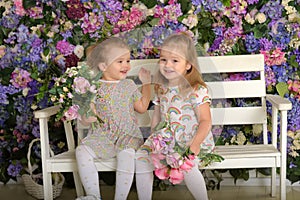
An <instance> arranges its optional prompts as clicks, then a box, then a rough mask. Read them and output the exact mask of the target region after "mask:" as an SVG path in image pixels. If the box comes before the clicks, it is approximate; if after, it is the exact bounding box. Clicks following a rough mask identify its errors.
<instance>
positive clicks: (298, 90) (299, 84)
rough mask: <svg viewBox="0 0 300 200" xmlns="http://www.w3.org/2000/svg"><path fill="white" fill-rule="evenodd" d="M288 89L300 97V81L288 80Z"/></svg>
mask: <svg viewBox="0 0 300 200" xmlns="http://www.w3.org/2000/svg"><path fill="white" fill-rule="evenodd" d="M287 83H288V90H289V91H291V93H292V94H293V95H295V97H298V98H299V99H300V81H298V80H295V81H292V80H288V82H287Z"/></svg>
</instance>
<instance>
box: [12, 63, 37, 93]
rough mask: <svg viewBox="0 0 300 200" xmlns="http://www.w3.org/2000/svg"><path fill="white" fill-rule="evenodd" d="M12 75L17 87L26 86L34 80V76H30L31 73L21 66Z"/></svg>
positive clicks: (13, 82) (14, 84)
mask: <svg viewBox="0 0 300 200" xmlns="http://www.w3.org/2000/svg"><path fill="white" fill-rule="evenodd" d="M10 77H11V80H10V82H11V83H12V85H13V86H15V87H16V88H22V89H23V88H26V87H27V84H28V83H29V82H31V81H32V78H30V73H29V72H28V71H26V70H24V69H21V68H16V69H15V70H14V71H13V72H12V74H11V76H10Z"/></svg>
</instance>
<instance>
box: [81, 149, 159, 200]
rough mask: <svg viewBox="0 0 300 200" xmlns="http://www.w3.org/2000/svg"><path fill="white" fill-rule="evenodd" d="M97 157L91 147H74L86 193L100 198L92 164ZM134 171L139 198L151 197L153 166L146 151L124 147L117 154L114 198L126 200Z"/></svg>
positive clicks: (95, 170)
mask: <svg viewBox="0 0 300 200" xmlns="http://www.w3.org/2000/svg"><path fill="white" fill-rule="evenodd" d="M95 158H97V157H96V155H95V153H94V152H93V150H92V149H90V148H89V147H88V146H85V145H79V146H78V147H77V148H76V160H77V165H78V172H79V176H80V179H81V182H82V184H83V187H84V189H85V192H86V195H93V196H96V197H97V198H99V199H100V197H101V195H100V187H99V177H98V171H97V169H96V166H95V164H94V159H95ZM134 171H136V186H137V192H138V197H139V199H141V200H150V199H151V198H152V184H153V167H152V164H151V161H150V157H149V155H148V153H147V152H145V151H140V150H138V151H137V152H135V151H134V150H133V149H125V150H123V151H121V152H119V153H118V155H117V170H116V191H115V200H122V199H124V200H126V199H127V196H128V194H129V191H130V188H131V185H132V181H133V177H134Z"/></svg>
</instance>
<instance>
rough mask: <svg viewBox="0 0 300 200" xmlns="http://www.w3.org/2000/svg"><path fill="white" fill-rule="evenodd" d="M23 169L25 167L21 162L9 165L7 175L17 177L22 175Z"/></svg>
mask: <svg viewBox="0 0 300 200" xmlns="http://www.w3.org/2000/svg"><path fill="white" fill-rule="evenodd" d="M22 169H23V166H22V165H21V164H20V161H17V162H16V163H15V164H13V163H11V164H9V166H8V168H7V174H8V175H10V176H12V177H16V176H18V175H19V174H20V172H21V170H22Z"/></svg>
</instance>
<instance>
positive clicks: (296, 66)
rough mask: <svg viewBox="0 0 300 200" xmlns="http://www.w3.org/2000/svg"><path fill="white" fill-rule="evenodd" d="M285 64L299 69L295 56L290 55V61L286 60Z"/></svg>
mask: <svg viewBox="0 0 300 200" xmlns="http://www.w3.org/2000/svg"><path fill="white" fill-rule="evenodd" d="M287 62H288V63H289V64H290V65H291V66H293V67H295V68H298V67H299V63H298V62H297V60H296V55H292V56H291V57H290V59H288V60H287Z"/></svg>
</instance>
